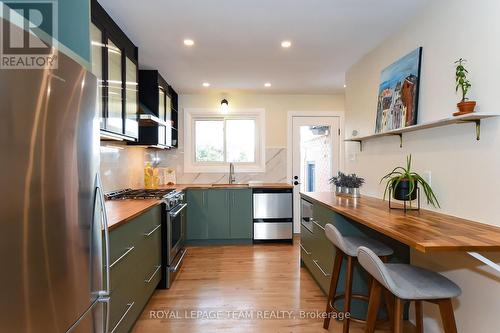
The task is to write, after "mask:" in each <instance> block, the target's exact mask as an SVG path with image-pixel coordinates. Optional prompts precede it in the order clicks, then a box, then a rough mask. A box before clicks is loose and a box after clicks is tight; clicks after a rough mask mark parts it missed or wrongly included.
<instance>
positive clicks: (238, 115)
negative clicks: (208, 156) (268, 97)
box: [184, 108, 266, 173]
mask: <svg viewBox="0 0 500 333" xmlns="http://www.w3.org/2000/svg"><path fill="white" fill-rule="evenodd" d="M217 119H218V120H222V119H226V120H228V119H253V120H255V162H254V163H238V162H235V163H234V166H235V172H237V173H241V172H265V171H266V150H265V145H266V138H265V133H266V132H265V130H266V129H265V125H266V110H265V109H230V111H229V113H228V114H222V113H220V111H219V110H217V109H191V108H185V109H184V124H185V128H184V172H187V173H193V172H203V173H227V172H228V171H229V163H226V162H196V160H195V158H196V156H195V144H196V138H195V131H194V122H195V121H196V120H217ZM225 140H226V138H225V134H224V143H225Z"/></svg>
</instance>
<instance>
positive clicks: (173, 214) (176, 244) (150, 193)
mask: <svg viewBox="0 0 500 333" xmlns="http://www.w3.org/2000/svg"><path fill="white" fill-rule="evenodd" d="M106 199H108V200H120V199H160V200H162V201H163V202H162V215H161V233H162V235H161V242H162V250H161V261H162V277H161V281H160V283H159V284H158V288H160V289H166V288H170V286H171V285H172V282H173V281H174V279H175V277H176V275H177V273H178V272H179V269H180V268H181V266H182V262H183V259H184V256H185V255H186V248H185V246H184V245H185V241H186V208H187V204H186V203H185V200H184V193H182V192H178V191H175V190H163V189H158V190H150V189H147V190H143V189H139V190H132V189H125V190H120V191H115V192H110V193H107V194H106Z"/></svg>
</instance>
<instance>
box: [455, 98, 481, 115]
mask: <svg viewBox="0 0 500 333" xmlns="http://www.w3.org/2000/svg"><path fill="white" fill-rule="evenodd" d="M457 107H458V112H455V113H454V114H453V115H454V116H461V115H463V114H467V113H472V112H474V109H475V107H476V102H475V101H467V102H460V103H458V104H457Z"/></svg>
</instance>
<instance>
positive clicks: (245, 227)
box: [228, 189, 253, 239]
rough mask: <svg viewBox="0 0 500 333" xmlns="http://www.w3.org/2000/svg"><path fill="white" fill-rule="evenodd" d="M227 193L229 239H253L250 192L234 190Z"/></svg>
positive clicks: (247, 190)
mask: <svg viewBox="0 0 500 333" xmlns="http://www.w3.org/2000/svg"><path fill="white" fill-rule="evenodd" d="M228 192H229V220H230V238H231V239H252V238H253V228H252V227H253V220H252V215H253V210H252V190H249V189H236V190H228Z"/></svg>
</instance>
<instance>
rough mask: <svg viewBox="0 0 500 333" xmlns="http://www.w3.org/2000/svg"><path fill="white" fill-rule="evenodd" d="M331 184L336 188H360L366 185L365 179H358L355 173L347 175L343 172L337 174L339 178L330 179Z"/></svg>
mask: <svg viewBox="0 0 500 333" xmlns="http://www.w3.org/2000/svg"><path fill="white" fill-rule="evenodd" d="M329 181H330V183H331V184H334V185H335V186H341V187H349V188H360V187H361V186H362V185H363V184H364V183H365V180H364V178H361V177H358V176H357V175H356V174H355V173H352V174H350V175H346V174H345V173H343V172H340V171H339V173H338V174H337V176H335V177H332V178H330V180H329Z"/></svg>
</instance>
